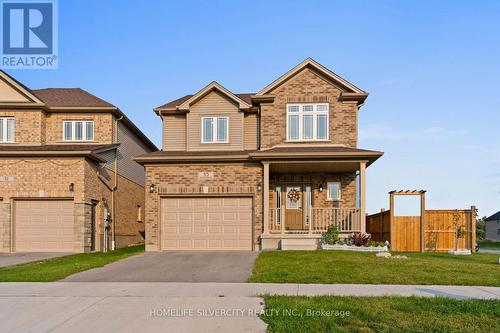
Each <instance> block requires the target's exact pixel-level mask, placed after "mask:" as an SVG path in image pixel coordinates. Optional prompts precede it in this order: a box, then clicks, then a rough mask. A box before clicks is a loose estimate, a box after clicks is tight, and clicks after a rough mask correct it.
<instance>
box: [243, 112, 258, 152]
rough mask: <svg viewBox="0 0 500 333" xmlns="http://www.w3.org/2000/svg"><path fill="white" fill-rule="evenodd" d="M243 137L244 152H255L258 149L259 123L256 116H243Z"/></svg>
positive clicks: (253, 114)
mask: <svg viewBox="0 0 500 333" xmlns="http://www.w3.org/2000/svg"><path fill="white" fill-rule="evenodd" d="M243 135H244V137H243V140H244V141H243V146H244V147H243V148H244V149H245V150H257V149H258V147H259V143H258V137H259V122H258V117H257V114H255V113H252V114H246V115H245V118H244V129H243Z"/></svg>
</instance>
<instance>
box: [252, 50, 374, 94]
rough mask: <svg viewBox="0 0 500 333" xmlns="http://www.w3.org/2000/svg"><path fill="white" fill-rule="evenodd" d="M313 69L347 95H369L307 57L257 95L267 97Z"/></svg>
mask: <svg viewBox="0 0 500 333" xmlns="http://www.w3.org/2000/svg"><path fill="white" fill-rule="evenodd" d="M307 67H310V68H313V69H315V70H316V71H318V72H320V73H321V74H323V75H324V76H326V77H327V78H329V79H331V80H332V81H334V82H336V83H337V84H339V85H340V86H342V88H343V89H345V90H346V93H354V94H362V95H367V93H366V92H365V91H363V90H361V89H360V88H358V87H356V86H355V85H354V84H352V83H350V82H349V81H347V80H345V79H344V78H342V77H340V76H339V75H337V74H336V73H334V72H333V71H331V70H330V69H328V68H326V67H325V66H323V65H321V64H320V63H319V62H317V61H316V60H314V59H313V58H311V57H307V58H306V59H304V60H303V61H302V62H300V63H299V64H298V65H296V66H295V67H293V68H292V69H290V70H289V71H288V72H286V73H285V74H283V75H281V76H280V77H278V78H277V79H276V80H274V81H273V82H271V83H270V84H269V85H267V86H266V87H264V89H262V90H261V91H259V92H258V93H257V95H265V94H266V93H268V92H269V91H271V90H273V89H274V88H276V87H278V86H279V85H281V84H282V83H284V82H286V81H287V80H288V79H290V78H291V77H293V76H295V75H296V74H298V73H299V72H301V71H302V70H303V69H304V68H307Z"/></svg>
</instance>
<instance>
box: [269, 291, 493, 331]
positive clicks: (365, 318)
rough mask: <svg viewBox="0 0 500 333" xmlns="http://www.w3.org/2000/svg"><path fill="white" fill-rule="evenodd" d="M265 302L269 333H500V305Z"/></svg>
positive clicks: (411, 300) (401, 300)
mask: <svg viewBox="0 0 500 333" xmlns="http://www.w3.org/2000/svg"><path fill="white" fill-rule="evenodd" d="M265 300H266V311H265V313H264V315H262V316H261V318H262V319H263V320H264V321H265V322H266V323H268V325H269V326H268V332H294V333H300V332H394V333H399V332H464V333H465V332H467V333H474V332H477V333H483V332H500V301H497V300H456V299H450V298H419V297H335V296H320V297H292V296H268V297H265ZM322 310H323V312H322V313H321V312H320V311H322ZM327 311H330V312H327ZM335 311H337V312H335Z"/></svg>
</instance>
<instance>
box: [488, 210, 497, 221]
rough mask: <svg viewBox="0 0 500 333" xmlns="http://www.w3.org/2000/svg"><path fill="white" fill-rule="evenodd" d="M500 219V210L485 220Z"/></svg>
mask: <svg viewBox="0 0 500 333" xmlns="http://www.w3.org/2000/svg"><path fill="white" fill-rule="evenodd" d="M498 220H500V212H496V213H495V214H493V215H491V216H490V217H488V218H487V219H486V220H485V221H498Z"/></svg>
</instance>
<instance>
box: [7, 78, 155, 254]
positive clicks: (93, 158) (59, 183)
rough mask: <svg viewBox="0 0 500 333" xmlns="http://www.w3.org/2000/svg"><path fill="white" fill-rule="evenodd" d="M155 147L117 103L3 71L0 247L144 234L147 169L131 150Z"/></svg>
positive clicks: (83, 244) (37, 247) (87, 246)
mask: <svg viewBox="0 0 500 333" xmlns="http://www.w3.org/2000/svg"><path fill="white" fill-rule="evenodd" d="M155 150H157V148H156V147H155V145H154V144H153V143H151V141H149V140H148V139H147V138H146V136H145V135H144V134H143V133H142V132H141V131H140V130H139V129H138V128H137V127H136V126H135V125H134V124H133V123H132V122H131V121H130V120H129V119H128V118H127V117H126V116H125V115H124V114H123V113H122V112H121V111H120V110H119V109H118V108H117V107H116V106H114V105H112V104H110V103H108V102H106V101H103V100H102V99H100V98H98V97H96V96H93V95H91V94H90V93H88V92H86V91H84V90H82V89H78V88H75V89H73V88H71V89H67V88H51V89H40V90H31V89H29V88H27V87H25V86H24V85H23V84H21V83H20V82H18V81H16V80H15V79H14V78H12V77H11V76H9V75H8V74H6V73H5V72H3V71H0V252H40V251H41V252H56V251H57V252H89V251H94V250H96V251H99V250H106V248H105V247H107V249H110V248H113V246H116V247H121V246H125V245H127V244H130V243H136V242H141V241H143V235H144V223H143V221H142V214H143V212H142V211H143V207H144V170H143V167H142V166H141V165H139V164H137V163H136V162H135V161H133V160H132V157H133V156H136V155H140V154H145V153H149V152H152V151H155ZM113 240H115V242H113ZM105 241H106V242H105Z"/></svg>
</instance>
